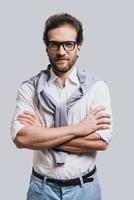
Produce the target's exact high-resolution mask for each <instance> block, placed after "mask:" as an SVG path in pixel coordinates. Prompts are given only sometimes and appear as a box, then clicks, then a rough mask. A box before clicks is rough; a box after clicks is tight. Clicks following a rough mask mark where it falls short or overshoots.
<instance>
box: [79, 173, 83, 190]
mask: <svg viewBox="0 0 134 200" xmlns="http://www.w3.org/2000/svg"><path fill="white" fill-rule="evenodd" d="M79 180H80V186H81V187H82V188H83V187H84V182H83V178H82V176H81V175H80V176H79Z"/></svg>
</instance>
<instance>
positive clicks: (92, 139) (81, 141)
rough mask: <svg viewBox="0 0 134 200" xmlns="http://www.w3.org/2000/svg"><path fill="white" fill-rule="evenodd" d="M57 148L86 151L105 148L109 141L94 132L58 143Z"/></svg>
mask: <svg viewBox="0 0 134 200" xmlns="http://www.w3.org/2000/svg"><path fill="white" fill-rule="evenodd" d="M56 148H57V149H60V150H63V151H68V152H71V153H86V152H93V151H97V150H105V149H106V148H107V143H106V142H105V141H104V140H102V139H101V138H100V137H99V136H98V135H97V134H96V133H95V132H94V133H93V134H91V135H88V136H84V137H79V138H74V139H71V140H70V141H68V142H66V143H64V144H61V145H58V146H57V147H56Z"/></svg>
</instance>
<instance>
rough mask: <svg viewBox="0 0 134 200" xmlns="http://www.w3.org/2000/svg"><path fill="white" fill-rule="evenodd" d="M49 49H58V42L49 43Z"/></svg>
mask: <svg viewBox="0 0 134 200" xmlns="http://www.w3.org/2000/svg"><path fill="white" fill-rule="evenodd" d="M49 47H50V48H52V49H57V48H58V47H59V43H58V42H49Z"/></svg>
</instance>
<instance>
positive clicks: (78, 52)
mask: <svg viewBox="0 0 134 200" xmlns="http://www.w3.org/2000/svg"><path fill="white" fill-rule="evenodd" d="M80 49H81V45H78V46H77V53H76V54H77V56H78V57H79V54H80Z"/></svg>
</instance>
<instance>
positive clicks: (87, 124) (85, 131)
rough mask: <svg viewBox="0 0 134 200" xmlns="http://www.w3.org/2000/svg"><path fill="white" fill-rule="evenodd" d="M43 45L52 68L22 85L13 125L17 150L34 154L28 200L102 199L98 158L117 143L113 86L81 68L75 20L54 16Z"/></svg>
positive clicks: (79, 31)
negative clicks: (113, 139) (113, 135)
mask: <svg viewBox="0 0 134 200" xmlns="http://www.w3.org/2000/svg"><path fill="white" fill-rule="evenodd" d="M43 40H44V42H45V45H46V52H47V55H48V57H49V60H50V64H49V65H48V67H47V70H44V71H41V72H40V73H39V74H38V75H36V76H34V77H32V78H31V79H30V80H28V81H25V82H23V83H22V84H21V86H20V88H19V91H18V96H17V103H16V104H17V105H16V109H15V113H14V116H13V120H12V126H11V134H12V138H13V141H14V143H15V144H16V146H17V147H18V148H27V149H32V150H34V158H33V170H32V175H31V180H30V187H29V190H28V194H27V200H35V199H36V200H39V199H40V200H41V199H42V200H52V199H55V200H61V199H64V200H69V199H73V200H81V199H84V200H89V199H90V200H100V199H101V190H100V185H99V181H98V178H97V172H96V166H95V158H96V152H97V151H98V150H105V149H106V148H107V146H108V144H109V143H110V140H111V138H112V135H111V133H112V116H111V114H112V112H111V104H110V95H109V90H108V87H107V85H106V83H105V82H104V81H101V80H99V79H96V78H95V77H94V76H91V75H89V74H87V73H86V72H84V71H82V70H81V68H78V67H77V66H76V60H77V58H78V56H79V53H80V49H81V46H82V42H83V28H82V24H81V23H80V21H78V20H77V19H76V18H74V17H73V16H71V15H69V14H66V13H65V14H64V13H63V14H58V15H53V16H51V17H50V18H49V19H48V20H47V21H46V24H45V30H44V35H43ZM87 66H88V63H87Z"/></svg>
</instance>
